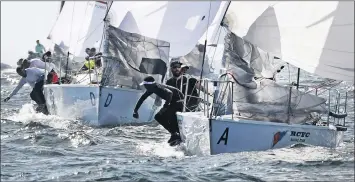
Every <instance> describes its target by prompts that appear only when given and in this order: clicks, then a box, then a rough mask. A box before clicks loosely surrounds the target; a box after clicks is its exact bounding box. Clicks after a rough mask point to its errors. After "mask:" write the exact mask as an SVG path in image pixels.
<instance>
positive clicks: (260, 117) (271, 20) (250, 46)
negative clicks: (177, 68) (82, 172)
mask: <svg viewBox="0 0 355 182" xmlns="http://www.w3.org/2000/svg"><path fill="white" fill-rule="evenodd" d="M353 14H354V2H340V1H333V2H326V3H325V2H270V1H269V2H238V1H236V2H230V3H229V6H228V8H227V10H226V11H225V14H224V15H223V18H222V19H223V21H222V23H221V27H223V28H224V29H225V30H226V31H225V35H224V37H223V38H222V40H224V41H223V44H224V54H223V59H222V62H221V68H222V69H221V70H222V74H221V75H220V76H219V79H217V80H213V81H211V80H206V79H203V80H201V81H203V82H208V83H213V86H214V97H213V104H212V107H208V106H207V105H206V107H204V110H203V111H201V112H191V113H188V112H181V113H178V120H179V128H180V133H181V136H182V139H183V142H184V144H185V145H186V147H187V149H188V150H189V149H191V148H196V147H198V146H199V143H200V142H202V141H204V140H207V141H208V143H209V151H210V153H211V154H220V153H235V152H243V151H262V150H269V149H275V148H284V147H288V146H291V145H295V144H305V145H313V146H322V147H329V148H336V147H338V146H339V145H340V144H341V143H342V141H343V135H344V132H345V131H346V130H347V128H346V125H345V118H346V117H347V112H346V105H347V100H348V95H347V93H345V96H341V95H340V93H339V92H337V91H336V90H332V87H333V86H335V85H337V84H339V82H341V81H347V82H350V83H352V84H353V83H354V43H353V41H351V40H352V38H353V37H354V17H353V16H350V15H353ZM261 50H262V51H264V53H265V52H266V55H268V56H267V60H269V64H270V60H272V59H275V58H277V59H282V60H283V61H285V62H287V63H288V64H291V65H294V66H296V67H298V68H300V69H303V70H304V71H307V72H309V73H311V74H315V75H318V76H320V77H323V78H326V79H327V82H326V83H322V84H321V85H317V86H316V87H314V88H313V89H311V87H309V88H308V91H307V90H303V91H301V85H300V84H299V72H298V79H297V83H296V84H293V85H287V86H283V85H279V84H277V83H276V82H275V81H273V80H271V79H268V78H267V76H266V75H267V74H268V73H267V72H265V71H263V70H265V69H266V67H263V65H262V64H264V63H265V61H263V60H262V58H261V55H262V54H264V53H262V51H261ZM264 55H265V54H264ZM300 69H299V70H300ZM299 70H298V71H299ZM294 86H296V88H294ZM310 90H311V91H315V94H314V92H313V93H311V91H310ZM320 90H325V91H326V92H328V98H327V99H328V100H326V99H324V98H322V97H319V92H320ZM204 97H206V96H204ZM333 98H335V99H333ZM332 99H333V100H335V102H334V103H331V101H332ZM322 116H323V117H322Z"/></svg>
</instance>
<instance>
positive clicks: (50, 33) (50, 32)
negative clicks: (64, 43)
mask: <svg viewBox="0 0 355 182" xmlns="http://www.w3.org/2000/svg"><path fill="white" fill-rule="evenodd" d="M62 10H63V9H62ZM61 13H62V11H61V12H59V14H58V16H57V18H56V20H55V22H54V25H53V26H52V28H51V30H50V31H49V36H48V37H47V39H48V38H49V37H50V36H51V35H52V32H53V29H54V27H55V25H56V24H57V22H58V19H59V17H60V14H61ZM50 40H51V41H52V43H53V40H52V38H50Z"/></svg>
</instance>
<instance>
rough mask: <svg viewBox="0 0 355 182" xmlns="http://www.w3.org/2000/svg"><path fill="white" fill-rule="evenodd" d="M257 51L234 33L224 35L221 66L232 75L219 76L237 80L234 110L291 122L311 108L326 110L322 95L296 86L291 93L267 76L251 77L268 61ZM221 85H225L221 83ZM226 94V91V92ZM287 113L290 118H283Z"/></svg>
mask: <svg viewBox="0 0 355 182" xmlns="http://www.w3.org/2000/svg"><path fill="white" fill-rule="evenodd" d="M260 55H261V53H260V51H259V49H257V47H256V46H255V45H253V44H251V43H249V42H248V41H245V40H243V39H242V38H240V37H238V36H236V35H235V34H234V33H232V32H229V33H228V34H227V36H226V37H225V50H224V57H223V66H224V68H225V69H226V71H227V72H228V73H230V74H231V76H229V75H225V76H224V77H223V78H222V79H225V80H229V81H233V82H236V84H235V87H234V90H233V102H234V106H236V108H235V111H236V112H238V113H239V114H240V115H243V116H248V117H250V118H251V119H256V120H270V121H273V122H290V123H302V122H304V121H306V120H307V119H308V117H309V116H310V114H311V113H313V112H317V113H326V112H327V110H326V106H325V102H326V100H325V99H323V98H320V97H317V96H314V95H311V94H307V93H304V92H301V91H298V90H296V89H292V90H291V96H290V88H289V87H285V86H282V85H279V84H277V83H276V82H275V81H273V80H270V79H257V80H255V79H254V78H255V77H256V76H257V75H258V74H260V73H262V71H261V72H260V71H257V69H256V68H257V67H258V66H260V65H262V64H263V62H264V63H267V64H270V60H269V59H265V58H263V57H260ZM275 71H276V70H275ZM220 87H225V86H224V85H223V84H221V86H220ZM226 94H227V95H228V92H227V93H226ZM229 94H231V93H229ZM219 97H221V96H219ZM225 97H226V96H224V97H221V98H225ZM289 99H291V102H289ZM225 102H227V100H226V101H225ZM287 116H289V121H287V120H286V118H287Z"/></svg>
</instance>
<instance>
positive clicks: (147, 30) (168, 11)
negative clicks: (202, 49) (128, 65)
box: [119, 1, 221, 57]
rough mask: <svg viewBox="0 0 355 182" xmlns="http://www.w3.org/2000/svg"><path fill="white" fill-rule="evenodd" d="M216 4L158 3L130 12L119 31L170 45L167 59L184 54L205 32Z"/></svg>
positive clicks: (218, 4)
mask: <svg viewBox="0 0 355 182" xmlns="http://www.w3.org/2000/svg"><path fill="white" fill-rule="evenodd" d="M220 5H221V2H220V1H209V2H203V1H191V2H189V1H176V2H175V1H161V2H153V3H150V4H148V5H145V6H142V7H139V8H135V9H132V10H130V11H129V12H128V13H127V14H126V16H125V18H124V19H123V20H122V22H121V24H120V26H119V28H120V29H122V30H124V31H127V32H131V33H137V34H140V35H143V36H147V37H150V38H154V39H159V40H164V41H167V42H169V43H170V45H171V48H170V56H171V57H179V56H184V55H186V54H188V53H189V52H190V51H191V50H192V49H193V48H194V47H195V46H196V44H197V42H198V40H199V39H200V38H201V36H202V35H203V34H204V33H205V32H206V29H207V27H208V26H209V25H210V24H211V22H212V21H213V20H214V17H215V16H216V13H217V11H218V10H219V8H220Z"/></svg>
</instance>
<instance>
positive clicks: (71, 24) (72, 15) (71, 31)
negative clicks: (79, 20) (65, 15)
mask: <svg viewBox="0 0 355 182" xmlns="http://www.w3.org/2000/svg"><path fill="white" fill-rule="evenodd" d="M74 12H75V1H74V4H73V11H72V14H71V23H70V35H69V45H68V52H69V48H70V43H71V36H72V33H73V20H74Z"/></svg>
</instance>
